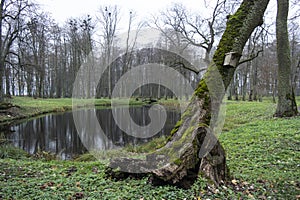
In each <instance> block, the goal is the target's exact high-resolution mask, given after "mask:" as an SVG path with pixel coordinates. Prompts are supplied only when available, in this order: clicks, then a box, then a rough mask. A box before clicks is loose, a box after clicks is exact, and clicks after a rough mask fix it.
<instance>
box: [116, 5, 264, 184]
mask: <svg viewBox="0 0 300 200" xmlns="http://www.w3.org/2000/svg"><path fill="white" fill-rule="evenodd" d="M268 2H269V0H244V1H243V2H242V4H241V5H240V8H239V9H238V10H237V11H236V13H235V14H234V15H231V16H230V17H229V18H228V21H227V26H226V30H225V32H224V34H223V36H222V39H221V41H220V43H219V45H218V48H217V50H216V52H215V54H214V56H213V61H212V63H211V64H210V65H209V67H208V70H207V72H206V74H205V75H204V78H203V79H202V80H201V81H200V82H199V84H198V87H197V89H196V90H195V92H194V94H193V97H192V100H191V102H190V103H189V105H188V107H187V109H186V111H185V112H184V114H183V115H182V117H181V120H180V121H179V122H178V123H177V124H176V126H175V127H174V129H173V130H172V132H171V136H170V138H169V139H168V142H167V143H166V145H165V146H163V147H162V148H160V149H158V150H157V151H155V152H153V153H151V154H148V155H147V156H146V159H144V160H142V159H122V158H119V159H113V160H111V162H110V166H111V167H113V168H118V169H119V170H121V171H125V172H129V173H150V174H151V175H152V180H153V181H157V180H158V181H162V182H167V183H171V184H178V183H180V182H182V181H183V180H184V179H185V178H189V179H190V180H192V179H191V176H192V177H194V180H195V178H196V177H197V175H199V174H201V175H204V176H206V177H208V178H210V179H211V180H212V181H213V182H214V183H215V184H219V183H220V182H221V181H222V180H225V179H226V177H227V168H226V156H225V151H224V149H223V147H222V146H221V144H220V143H219V141H218V140H217V137H216V135H215V131H216V130H217V129H218V123H219V121H218V120H219V117H218V114H219V110H220V106H221V101H222V99H223V97H224V95H225V91H226V89H227V87H228V85H229V84H230V81H231V79H232V78H233V75H234V71H235V68H236V66H237V64H234V63H233V64H229V65H224V59H225V54H227V53H229V52H234V53H232V56H233V57H234V59H233V61H236V62H238V61H239V59H240V57H241V54H242V51H243V48H244V46H245V43H246V42H247V40H248V38H249V37H250V35H251V33H252V31H253V30H254V29H255V28H256V27H257V26H259V25H261V24H262V23H263V15H264V12H265V9H266V7H267V4H268Z"/></svg>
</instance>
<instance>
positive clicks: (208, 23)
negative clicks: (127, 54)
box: [154, 0, 225, 65]
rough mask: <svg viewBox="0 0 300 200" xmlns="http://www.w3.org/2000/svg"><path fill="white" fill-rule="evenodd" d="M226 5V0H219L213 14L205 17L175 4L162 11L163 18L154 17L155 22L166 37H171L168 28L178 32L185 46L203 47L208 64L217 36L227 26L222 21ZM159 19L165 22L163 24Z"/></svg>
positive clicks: (180, 40)
mask: <svg viewBox="0 0 300 200" xmlns="http://www.w3.org/2000/svg"><path fill="white" fill-rule="evenodd" d="M205 3H206V2H205ZM224 6H225V1H223V0H217V2H216V5H215V7H214V8H213V9H212V13H211V16H210V17H208V18H205V17H203V16H200V15H196V16H193V15H191V14H188V13H189V12H188V11H187V9H186V8H185V7H184V6H183V5H182V4H173V6H172V7H171V8H169V9H167V11H165V12H162V13H161V19H159V18H155V19H154V24H155V25H156V27H157V28H158V29H159V30H160V31H161V32H162V33H163V34H164V35H165V36H166V37H170V34H168V32H166V30H168V29H166V28H169V29H171V30H172V31H174V32H175V34H177V35H176V36H177V37H176V39H177V43H182V42H184V44H185V46H187V45H193V46H196V47H200V48H202V49H203V50H204V51H205V55H204V61H205V63H206V64H207V65H208V64H209V63H210V60H211V59H210V55H211V52H212V49H213V45H214V43H215V40H216V36H218V35H220V34H221V33H222V32H223V31H224V28H225V27H224V26H222V23H220V18H221V16H223V17H224V18H225V16H224V10H223V8H224ZM159 20H161V21H162V22H163V25H161V24H160V22H159ZM163 26H164V27H166V28H163ZM183 49H184V48H183Z"/></svg>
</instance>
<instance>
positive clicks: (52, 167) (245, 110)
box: [0, 101, 300, 200]
mask: <svg viewBox="0 0 300 200" xmlns="http://www.w3.org/2000/svg"><path fill="white" fill-rule="evenodd" d="M298 102H299V101H298ZM275 109H276V105H275V104H273V103H271V102H270V101H264V102H262V103H259V102H234V101H227V114H226V122H225V126H224V130H223V133H222V134H221V135H220V136H219V139H220V142H221V143H222V145H223V146H224V148H225V150H226V153H227V164H228V166H229V169H230V173H231V179H230V180H228V182H227V183H226V184H223V185H221V186H220V187H218V188H216V187H212V186H210V185H208V184H207V181H206V180H205V179H204V178H201V177H200V178H198V180H197V182H195V184H194V185H193V186H192V188H191V189H188V190H184V189H180V188H177V187H174V186H159V187H154V186H151V185H150V184H149V182H148V180H147V177H145V178H143V179H141V180H136V179H131V178H128V179H125V180H118V181H117V180H114V179H112V178H110V177H107V176H106V175H105V164H104V162H101V161H97V160H96V161H95V159H94V158H93V157H92V156H91V155H88V154H85V155H83V156H82V157H80V158H78V159H77V161H75V160H74V161H59V160H45V159H35V158H32V157H31V158H28V157H27V156H26V155H23V154H22V153H20V154H19V153H16V151H15V150H13V149H10V150H6V148H5V147H3V148H0V155H2V156H1V159H0V199H168V200H169V199H174V200H175V199H197V200H198V199H299V198H300V196H299V195H300V182H299V177H300V117H293V118H283V119H280V118H273V114H274V112H275ZM158 143H159V140H157V141H156V142H154V143H153V144H151V145H150V144H149V146H148V147H149V148H157V146H159V144H158ZM10 148H12V147H10ZM128 148H133V149H134V150H136V151H137V152H142V149H139V148H140V147H128ZM5 152H6V153H5ZM114 153H116V152H114ZM20 155H22V156H20ZM90 160H94V161H90Z"/></svg>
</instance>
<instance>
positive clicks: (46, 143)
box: [6, 106, 180, 159]
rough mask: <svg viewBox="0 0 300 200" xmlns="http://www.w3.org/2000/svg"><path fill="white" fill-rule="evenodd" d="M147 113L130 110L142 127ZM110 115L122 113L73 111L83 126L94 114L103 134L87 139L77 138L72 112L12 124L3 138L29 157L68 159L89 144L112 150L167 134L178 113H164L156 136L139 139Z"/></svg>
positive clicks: (131, 108)
mask: <svg viewBox="0 0 300 200" xmlns="http://www.w3.org/2000/svg"><path fill="white" fill-rule="evenodd" d="M113 109H114V110H113ZM148 111H149V107H147V106H140V107H130V108H129V113H130V115H131V118H132V120H133V121H134V122H135V123H136V124H138V125H141V126H146V125H147V124H149V123H150V117H149V115H148ZM113 112H123V110H122V108H101V109H85V110H78V111H76V115H77V116H78V115H79V116H82V119H83V122H84V123H86V121H85V120H86V119H87V114H88V115H89V113H95V114H96V117H97V120H98V121H99V124H100V126H101V129H102V130H103V133H104V134H98V133H96V132H97V131H96V130H95V134H90V135H89V136H88V139H86V138H87V137H85V136H84V137H83V136H81V137H79V134H82V133H83V132H84V130H82V129H78V127H77V129H78V130H80V131H79V132H80V133H78V131H77V129H76V126H75V123H74V118H73V114H72V112H65V113H60V114H49V115H46V116H42V117H39V118H35V119H33V120H30V121H27V122H23V123H21V124H18V125H15V126H13V127H11V130H12V131H13V132H12V133H9V134H8V135H7V136H6V138H7V139H8V140H9V141H10V142H11V143H12V144H13V145H14V146H16V147H19V148H21V149H24V150H25V151H27V152H28V153H30V154H35V153H37V152H38V151H46V152H51V153H54V154H56V155H58V156H59V157H60V158H61V159H71V158H73V157H75V156H77V155H80V154H83V153H85V152H87V148H86V147H87V145H90V142H92V144H93V145H95V147H97V149H113V148H120V147H124V146H126V145H129V144H131V145H138V144H142V143H145V142H148V141H149V140H151V139H152V138H154V137H159V136H162V135H168V134H169V133H170V131H171V130H172V128H173V126H174V125H175V123H176V122H177V120H178V119H179V118H180V114H179V113H178V111H176V110H167V112H166V114H167V117H166V123H165V124H164V127H163V128H162V129H161V130H160V131H159V132H158V133H157V134H155V136H153V137H149V138H138V137H134V136H131V135H128V134H127V133H125V132H124V131H122V130H121V129H120V128H119V126H118V125H117V124H116V122H115V120H114V117H113ZM91 127H93V125H91V124H89V123H88V122H87V123H86V124H85V127H84V128H83V129H85V128H88V129H91ZM95 127H97V126H95ZM94 129H96V128H94ZM84 140H85V141H84ZM86 140H88V141H86ZM95 147H94V148H95ZM88 149H90V148H88Z"/></svg>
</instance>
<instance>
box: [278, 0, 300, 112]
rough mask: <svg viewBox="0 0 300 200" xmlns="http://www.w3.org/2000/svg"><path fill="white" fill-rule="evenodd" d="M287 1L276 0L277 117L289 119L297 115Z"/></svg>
mask: <svg viewBox="0 0 300 200" xmlns="http://www.w3.org/2000/svg"><path fill="white" fill-rule="evenodd" d="M288 10H289V0H277V17H276V39H277V61H278V104H277V109H276V112H275V116H277V117H291V116H295V115H297V113H298V110H297V105H296V100H295V95H294V91H293V88H292V78H291V57H290V45H289V37H288V29H287V17H288Z"/></svg>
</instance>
